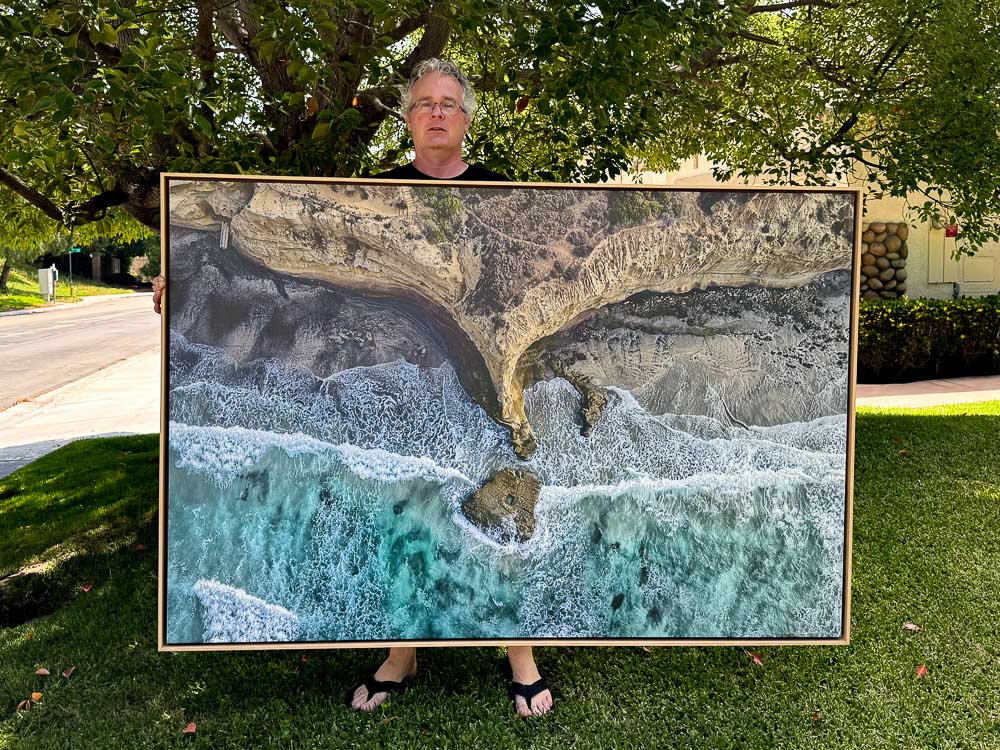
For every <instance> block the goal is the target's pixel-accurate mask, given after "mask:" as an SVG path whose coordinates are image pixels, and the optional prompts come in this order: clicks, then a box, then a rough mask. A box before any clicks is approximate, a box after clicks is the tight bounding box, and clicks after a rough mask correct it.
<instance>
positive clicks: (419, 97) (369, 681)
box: [153, 58, 552, 717]
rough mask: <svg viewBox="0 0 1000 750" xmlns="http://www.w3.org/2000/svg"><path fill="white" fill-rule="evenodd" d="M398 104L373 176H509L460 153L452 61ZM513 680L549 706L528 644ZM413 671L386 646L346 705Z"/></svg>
mask: <svg viewBox="0 0 1000 750" xmlns="http://www.w3.org/2000/svg"><path fill="white" fill-rule="evenodd" d="M401 108H402V110H403V112H404V113H405V117H406V125H407V127H408V128H409V130H410V135H411V137H412V138H413V150H414V159H413V162H412V163H410V164H407V165H404V166H402V167H396V168H395V169H392V170H390V171H388V172H383V173H382V174H379V175H375V178H376V179H399V180H462V181H483V182H508V181H509V179H508V178H507V177H505V176H503V175H501V174H498V173H496V172H491V171H490V170H488V169H485V168H483V167H480V166H478V165H475V164H468V163H466V162H465V161H464V160H463V158H462V143H463V141H464V140H465V135H466V133H468V132H469V125H470V124H471V123H472V115H473V113H474V112H475V109H476V94H475V92H474V91H473V89H472V85H471V84H470V83H469V80H468V78H467V77H466V76H465V74H464V73H463V72H462V71H461V69H460V68H459V67H458V66H457V65H455V64H454V63H451V62H448V61H445V60H437V59H434V58H432V59H430V60H425V61H424V62H422V63H420V64H419V65H417V67H416V68H415V69H414V71H413V74H412V76H411V77H410V81H409V83H408V84H407V85H406V86H405V87H404V89H403V94H402V100H401ZM163 287H164V283H163V280H162V279H161V278H157V279H156V280H155V281H154V292H153V305H154V308H155V310H156V311H157V312H159V311H160V298H161V296H162V294H163ZM507 657H508V659H509V661H510V668H511V674H512V676H513V683H512V684H511V687H510V690H509V694H510V697H511V698H512V699H513V700H514V705H515V708H516V709H517V713H518V715H520V716H523V717H528V716H541V715H542V714H545V713H548V711H549V709H551V708H552V693H551V692H549V690H548V688H547V687H546V686H545V683H544V681H543V680H542V678H541V676H540V675H539V673H538V668H537V667H536V665H535V659H534V656H533V654H532V651H531V646H510V647H508V649H507ZM416 671H417V650H416V649H415V648H405V647H397V648H390V649H389V655H388V657H387V658H386V660H385V661H384V662H382V665H381V666H380V667H379V668H378V669H377V670H376V671H375V673H374V674H372V675H371V676H369V677H367V678H366V679H365V680H364V681H362V682H361V684H359V685H358V686H357V687H356V688H354V689H353V691H352V692H351V693H350V694H349V695H348V699H349V702H350V705H351V706H352V707H353V708H355V709H358V710H361V711H373V710H374V709H376V708H377V707H378V706H379V705H381V704H382V703H383V702H384V701H385V700H386V699H387V698H388V697H389V695H390V693H392V692H398V691H401V690H403V688H404V684H405V683H404V681H405V680H406V679H407V678H408V677H412V676H413V675H414V674H415V673H416Z"/></svg>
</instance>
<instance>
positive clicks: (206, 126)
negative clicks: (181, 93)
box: [194, 112, 212, 136]
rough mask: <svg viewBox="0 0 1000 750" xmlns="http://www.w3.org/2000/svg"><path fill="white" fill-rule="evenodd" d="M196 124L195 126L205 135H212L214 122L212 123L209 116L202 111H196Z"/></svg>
mask: <svg viewBox="0 0 1000 750" xmlns="http://www.w3.org/2000/svg"><path fill="white" fill-rule="evenodd" d="M194 124H195V127H196V128H197V129H198V130H199V131H200V132H201V133H203V134H204V135H208V136H210V135H212V123H210V122H209V121H208V118H207V117H205V115H203V114H201V113H200V112H195V113H194Z"/></svg>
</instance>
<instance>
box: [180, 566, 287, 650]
mask: <svg viewBox="0 0 1000 750" xmlns="http://www.w3.org/2000/svg"><path fill="white" fill-rule="evenodd" d="M194 593H195V595H196V596H197V597H198V601H199V603H200V604H201V619H202V622H203V623H204V628H205V629H204V632H203V634H202V636H203V639H204V642H205V643H270V642H277V641H294V640H297V639H298V637H299V618H298V617H297V616H296V614H295V613H294V612H289V611H288V610H287V609H285V608H284V607H279V606H277V605H276V604H269V603H268V602H266V601H264V600H263V599H260V598H258V597H256V596H252V595H250V594H248V593H247V592H246V591H244V590H243V589H237V588H233V587H232V586H226V585H225V584H223V583H219V582H218V581H211V580H204V579H202V580H199V581H198V582H197V583H196V584H195V585H194Z"/></svg>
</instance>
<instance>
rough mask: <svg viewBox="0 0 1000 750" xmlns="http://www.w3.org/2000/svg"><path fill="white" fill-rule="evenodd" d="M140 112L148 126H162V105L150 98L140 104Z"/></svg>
mask: <svg viewBox="0 0 1000 750" xmlns="http://www.w3.org/2000/svg"><path fill="white" fill-rule="evenodd" d="M142 113H143V115H145V117H146V121H147V122H148V123H149V125H150V127H153V128H159V127H162V126H163V106H162V105H161V104H160V103H159V102H157V101H153V100H152V99H149V100H147V101H146V102H145V103H143V105H142Z"/></svg>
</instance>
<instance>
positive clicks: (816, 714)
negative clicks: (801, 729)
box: [809, 711, 819, 721]
mask: <svg viewBox="0 0 1000 750" xmlns="http://www.w3.org/2000/svg"><path fill="white" fill-rule="evenodd" d="M809 721H819V711H813V712H812V715H811V716H810V717H809Z"/></svg>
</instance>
